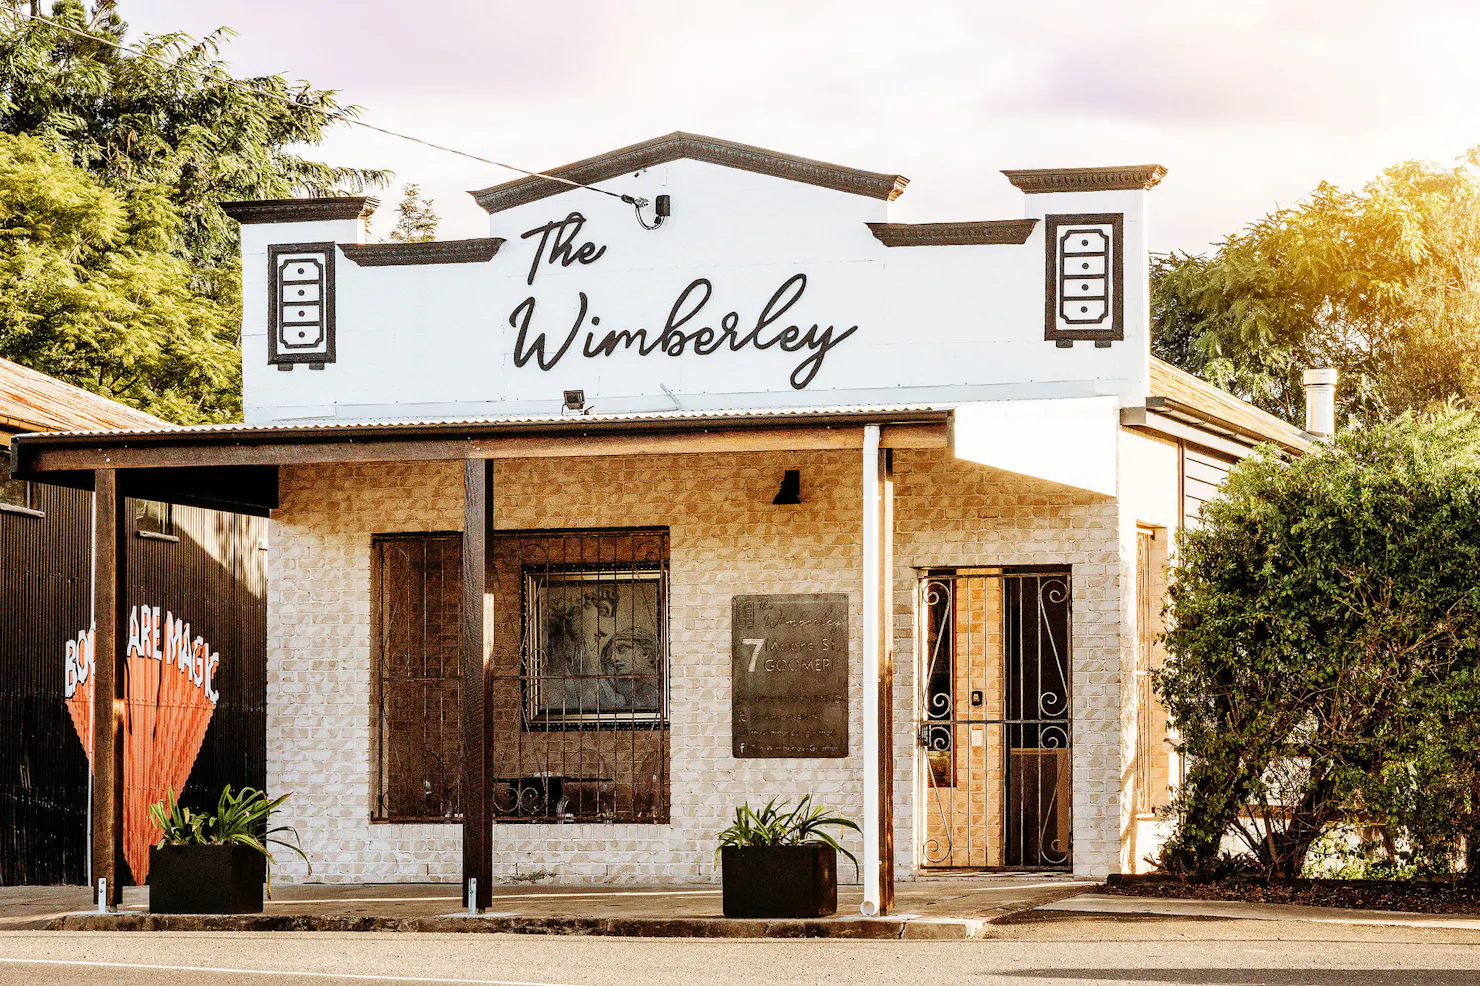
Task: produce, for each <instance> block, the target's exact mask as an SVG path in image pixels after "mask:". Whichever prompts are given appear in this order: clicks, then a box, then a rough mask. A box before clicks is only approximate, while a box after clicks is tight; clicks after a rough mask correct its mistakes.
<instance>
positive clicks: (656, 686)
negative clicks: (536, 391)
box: [489, 529, 669, 823]
mask: <svg viewBox="0 0 1480 986" xmlns="http://www.w3.org/2000/svg"><path fill="white" fill-rule="evenodd" d="M491 549H492V552H493V566H492V571H491V572H490V579H489V581H490V587H489V591H490V593H492V595H493V602H494V614H495V615H494V620H495V628H494V645H493V656H492V660H491V665H490V677H491V681H490V700H489V710H490V711H489V717H490V721H489V726H490V748H491V758H492V759H491V763H492V781H491V783H492V791H493V805H492V806H493V811H494V818H495V819H496V820H497V821H500V822H571V821H588V822H589V821H608V822H653V823H666V822H667V821H668V805H669V791H668V762H669V756H668V749H669V748H668V711H667V710H668V614H667V607H668V599H667V595H668V532H667V531H666V530H663V529H621V530H581V531H523V532H497V533H496V534H495V535H494V537H493V538H492V539H491Z"/></svg>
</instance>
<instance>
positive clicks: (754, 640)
mask: <svg viewBox="0 0 1480 986" xmlns="http://www.w3.org/2000/svg"><path fill="white" fill-rule="evenodd" d="M740 642H741V643H742V644H745V645H746V646H747V647H750V648H753V649H752V650H751V652H750V670H749V672H748V673H749V674H755V662H756V660H757V659H758V658H759V657H760V656H761V650H762V649H764V648H765V646H766V638H765V637H749V638H747V639H745V640H742V641H740Z"/></svg>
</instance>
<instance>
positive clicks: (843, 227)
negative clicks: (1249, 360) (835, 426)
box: [242, 160, 1149, 423]
mask: <svg viewBox="0 0 1480 986" xmlns="http://www.w3.org/2000/svg"><path fill="white" fill-rule="evenodd" d="M603 187H608V188H611V189H614V190H617V191H620V192H622V193H625V194H633V195H640V196H644V197H648V198H654V197H656V196H657V195H659V194H667V195H669V196H670V197H671V201H672V210H673V212H672V216H671V217H670V218H669V219H667V220H666V221H665V222H664V223H663V225H662V226H661V227H660V228H659V229H656V230H648V229H644V228H642V227H641V226H640V225H639V224H638V223H637V221H636V219H635V217H634V214H633V209H632V207H631V206H629V205H627V204H625V203H623V202H620V201H617V200H615V199H611V198H608V197H606V196H603V195H598V194H595V193H592V192H589V191H583V190H573V191H569V192H565V193H562V194H558V195H554V196H551V197H548V198H544V199H541V200H539V201H536V202H532V203H529V204H527V205H522V206H518V207H515V208H512V209H510V210H508V211H506V212H499V213H496V214H494V215H493V216H491V217H490V235H491V236H497V237H502V238H504V240H505V242H504V243H503V245H502V246H501V248H500V249H499V251H498V253H497V255H495V256H494V257H493V259H492V260H490V261H488V262H486V263H465V264H435V265H416V266H401V267H360V266H357V265H356V264H355V263H353V262H351V261H350V260H348V259H347V258H345V257H344V256H343V255H341V256H339V257H338V258H337V259H336V265H335V266H336V285H335V287H336V292H337V314H338V326H337V348H338V355H337V358H336V360H335V362H333V363H331V364H329V366H328V367H326V369H325V370H324V371H323V372H321V373H319V372H311V371H309V370H307V368H305V367H301V366H300V367H298V368H296V372H292V373H282V372H278V370H277V369H276V368H275V367H273V366H270V365H268V363H267V355H266V354H267V325H268V318H267V310H266V306H267V300H268V285H267V282H266V277H267V262H266V252H267V246H268V244H269V243H279V244H281V243H295V242H296V243H310V242H321V241H333V242H336V243H359V242H362V241H363V239H364V235H365V234H364V228H363V224H362V223H361V222H360V221H358V220H342V221H335V222H301V223H283V224H264V225H255V224H254V225H246V226H243V228H242V252H243V297H244V303H245V313H244V321H243V325H244V342H243V346H244V349H243V355H244V360H243V364H244V376H245V379H244V390H245V395H246V417H247V421H248V422H249V423H259V422H260V423H268V422H289V421H293V422H300V421H365V420H376V419H393V418H399V419H404V418H424V417H438V418H466V417H477V416H483V415H493V414H498V415H502V414H525V413H551V412H555V411H558V410H559V408H560V406H561V395H562V392H563V391H564V390H567V389H582V390H584V391H585V394H586V399H587V402H588V404H589V406H592V407H594V408H595V409H596V410H597V411H598V412H628V411H660V410H668V409H672V408H674V406H675V404H677V405H678V406H680V407H682V408H685V409H711V408H743V407H817V406H837V405H849V404H878V403H911V404H915V403H942V402H949V403H953V404H954V403H961V402H965V401H973V400H1003V399H1019V398H1030V397H1031V398H1061V397H1089V396H1097V395H1112V396H1115V397H1118V398H1122V399H1124V400H1125V401H1128V402H1133V401H1135V400H1136V399H1138V398H1140V397H1143V396H1144V395H1145V393H1146V387H1147V372H1148V371H1147V359H1148V352H1149V316H1148V308H1147V303H1146V290H1147V287H1146V283H1147V282H1146V278H1147V253H1146V245H1145V244H1146V236H1145V221H1146V208H1147V198H1148V193H1147V192H1145V191H1139V190H1138V191H1123V190H1122V191H1105V192H1081V193H1059V194H1040V195H1030V196H1025V209H1024V213H1025V215H1026V216H1027V217H1029V218H1041V217H1042V216H1043V215H1045V214H1047V213H1050V212H1052V213H1061V212H1062V213H1081V212H1092V213H1122V214H1124V216H1125V220H1124V238H1125V243H1124V248H1123V249H1124V271H1125V273H1124V281H1125V299H1124V311H1125V320H1126V321H1125V340H1124V341H1123V342H1118V343H1115V344H1113V345H1111V346H1109V347H1108V348H1096V347H1095V346H1094V345H1093V344H1092V343H1088V342H1080V343H1078V344H1076V345H1075V346H1073V347H1072V348H1067V349H1062V348H1057V347H1055V346H1054V345H1053V344H1052V343H1046V342H1045V341H1044V338H1043V322H1044V315H1043V310H1044V283H1045V278H1044V243H1043V235H1044V234H1043V227H1042V224H1041V223H1040V224H1039V227H1038V228H1037V229H1036V230H1035V231H1034V232H1033V234H1032V235H1031V236H1030V237H1029V238H1028V241H1027V242H1026V243H1023V244H1020V245H1019V244H992V245H979V246H932V247H893V248H891V247H886V246H884V245H883V244H882V243H881V242H880V241H879V240H878V239H876V238H875V237H874V236H873V235H872V234H871V233H870V231H869V228H868V226H867V225H865V224H866V223H870V222H887V221H888V212H889V205H888V203H887V202H883V201H879V200H877V199H873V198H867V197H864V196H860V195H854V194H849V193H845V192H838V191H833V190H830V189H824V188H818V187H814V186H811V185H804V184H799V183H798V182H795V181H791V180H788V179H785V178H779V177H772V176H767V175H760V174H753V173H750V172H745V171H738V170H735V169H732V168H726V167H722V166H718V165H714V164H708V163H702V162H697V161H687V160H679V161H674V162H670V163H668V164H664V165H659V166H657V167H654V168H652V169H649V170H645V171H641V172H638V173H637V174H635V175H632V176H630V177H624V178H621V179H613V180H611V181H608V182H605V183H603ZM575 211H579V213H580V214H581V215H582V216H584V217H585V223H584V225H583V226H582V228H581V229H580V232H579V235H578V236H577V237H576V239H575V245H576V246H579V245H580V244H582V243H587V242H589V243H593V244H595V245H596V249H602V248H604V252H603V253H602V254H601V256H600V257H599V258H598V259H596V260H595V261H594V262H591V263H589V264H587V263H583V262H577V263H573V264H571V265H570V266H569V267H565V266H561V265H559V264H551V263H550V262H549V259H548V256H546V258H545V260H544V262H543V263H541V264H540V266H539V267H538V269H537V271H536V273H535V277H534V283H533V284H530V283H528V281H529V276H530V268H531V265H532V263H533V262H534V260H535V254H536V252H537V251H538V244H539V242H540V240H541V237H540V236H539V235H534V236H531V237H529V238H528V239H526V238H523V237H524V235H525V234H526V233H527V232H528V231H530V230H538V229H540V228H541V227H543V226H544V225H545V224H547V223H551V222H558V221H560V220H563V219H565V218H566V217H567V216H569V215H570V214H571V213H572V212H575ZM1012 218H1016V217H1012ZM548 252H549V250H548V244H547V249H546V254H548ZM796 274H802V275H804V276H805V278H806V283H805V289H804V290H803V291H802V293H801V296H800V297H799V298H798V299H797V300H796V302H795V304H794V305H793V306H792V307H791V308H790V309H789V310H787V311H786V312H785V315H784V317H783V318H782V319H781V320H779V321H778V322H776V323H775V324H774V325H773V326H772V327H770V328H769V329H767V330H765V332H764V336H763V338H764V337H774V336H775V335H777V334H778V333H779V332H780V331H781V330H783V329H784V327H785V326H786V325H788V324H793V323H794V324H797V325H799V326H800V327H801V328H802V329H803V330H804V331H805V330H807V329H809V328H811V327H812V326H814V325H816V326H820V329H819V334H820V333H821V332H822V331H824V330H826V329H828V328H829V327H831V328H832V330H833V337H832V340H836V341H835V345H833V346H832V348H830V349H828V350H827V351H826V352H825V353H824V354H823V355H822V357H821V360H820V362H821V365H820V367H819V368H818V369H817V372H816V376H815V377H814V378H813V379H812V380H811V381H810V383H809V384H808V385H807V386H806V387H805V388H804V389H796V388H794V387H793V386H792V385H791V379H792V375H793V373H794V372H795V371H796V368H797V367H798V366H799V365H801V364H803V363H804V362H805V361H806V360H807V359H808V358H809V357H812V358H815V357H817V355H818V349H819V348H820V347H815V346H814V347H810V348H805V349H802V350H799V351H797V352H794V353H784V352H781V351H780V346H779V345H777V346H773V347H772V348H770V349H767V350H765V351H757V350H756V349H755V348H753V347H746V348H744V349H742V350H740V351H738V352H734V351H731V350H730V349H729V348H728V347H725V348H722V349H721V350H720V351H719V352H716V353H713V354H712V355H707V356H701V355H697V354H696V353H694V352H693V346H692V343H690V344H689V345H688V346H687V347H686V351H685V352H684V353H683V355H680V356H676V357H674V356H668V355H664V354H663V353H661V352H656V351H655V352H653V353H652V354H651V355H648V356H639V355H637V354H636V353H635V352H632V351H630V350H627V349H625V348H622V349H618V350H617V352H616V353H615V354H614V355H611V356H604V355H600V356H596V357H593V358H588V357H585V356H584V355H582V354H581V353H580V352H579V351H578V350H579V349H580V347H581V346H583V345H585V343H586V341H587V338H588V336H587V333H588V332H591V331H594V332H595V333H596V336H597V338H596V342H597V344H599V343H600V342H601V340H602V339H603V338H604V337H605V334H606V333H607V332H608V331H620V330H638V329H645V330H646V331H647V333H648V337H649V339H652V338H653V337H655V336H657V335H658V334H659V333H661V332H662V331H663V329H664V326H665V323H666V320H667V319H668V317H669V314H670V312H671V311H672V309H673V307H674V305H675V302H676V301H677V300H678V299H679V298H680V296H681V295H682V294H683V292H684V290H685V289H686V288H687V287H688V286H689V285H691V284H692V283H694V282H695V281H696V280H697V279H701V278H702V279H705V280H707V281H708V282H709V283H710V284H711V285H712V296H711V297H710V298H709V301H708V302H707V304H705V305H704V306H703V307H702V308H701V309H700V310H699V311H698V312H697V313H696V314H694V316H693V317H692V318H691V319H690V320H689V321H687V322H686V323H684V325H683V326H682V329H683V331H684V332H685V333H692V332H693V331H694V330H696V329H702V328H704V327H709V328H711V329H713V330H714V331H715V332H716V333H720V332H723V328H724V320H725V317H726V316H727V315H728V314H729V313H731V312H733V313H735V316H736V324H737V325H738V331H739V333H740V334H741V335H742V336H743V335H744V334H745V333H747V332H748V331H749V330H751V329H752V328H754V327H755V324H756V322H757V320H758V319H759V318H760V316H761V313H762V312H763V310H764V309H765V306H766V303H767V301H768V300H769V299H770V298H771V297H772V295H773V294H774V293H775V292H776V291H777V289H778V288H780V287H781V286H782V285H783V284H785V283H786V282H787V281H788V279H789V278H791V277H793V276H794V275H796ZM582 293H584V294H585V296H586V298H587V314H586V321H585V322H583V323H582V328H581V330H580V332H579V333H578V335H577V339H576V341H575V343H573V345H572V347H571V350H570V351H568V352H567V353H566V355H565V356H564V357H562V358H561V359H560V361H559V362H558V363H557V364H556V365H555V366H554V368H553V369H551V370H548V371H545V370H541V369H539V368H538V366H537V365H536V362H535V361H533V360H532V361H530V362H528V363H526V364H525V365H524V366H522V367H517V366H515V364H514V355H515V343H516V341H517V338H518V331H517V329H516V328H515V327H514V326H513V325H511V315H513V313H514V312H515V310H516V308H518V307H519V306H520V305H521V304H522V303H525V302H526V300H527V299H529V298H534V299H535V302H534V312H533V315H532V316H531V318H530V336H529V339H528V340H527V341H532V340H533V339H534V337H535V336H536V335H538V334H541V333H543V334H544V335H545V337H546V338H547V340H550V346H549V349H548V352H550V353H553V350H554V349H555V348H558V345H559V342H560V341H563V339H564V338H565V336H566V335H567V334H568V333H569V331H570V329H571V327H572V326H573V325H574V324H575V321H576V318H577V315H578V314H579V312H580V307H581V302H580V298H581V295H582ZM700 294H702V289H699V290H698V291H697V292H696V293H695V294H692V295H690V300H691V301H696V300H697V298H698V296H699V295H700ZM594 319H599V320H600V324H599V325H598V326H596V327H595V328H594V329H592V327H591V321H592V320H594ZM854 327H856V331H854V332H853V333H852V334H851V335H849V336H848V337H847V338H845V339H839V338H838V337H840V336H841V335H842V334H843V333H845V332H848V331H849V330H852V329H854ZM832 340H830V341H832ZM701 345H702V340H701ZM803 372H804V373H805V370H804V371H803Z"/></svg>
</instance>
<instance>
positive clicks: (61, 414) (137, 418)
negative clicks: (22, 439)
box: [0, 359, 174, 431]
mask: <svg viewBox="0 0 1480 986" xmlns="http://www.w3.org/2000/svg"><path fill="white" fill-rule="evenodd" d="M173 427H174V426H173V425H171V424H170V423H169V422H168V421H165V420H163V419H162V418H156V417H155V416H154V415H152V414H146V413H145V412H143V411H140V410H137V409H135V408H132V407H129V406H128V405H126V404H120V403H119V402H118V401H115V400H109V399H108V398H106V397H100V396H99V395H97V394H94V393H91V392H89V391H86V390H83V389H82V388H81V387H74V386H73V385H72V384H70V383H63V382H62V381H60V380H57V379H56V378H54V377H49V376H47V375H46V374H44V373H38V372H36V371H35V370H32V369H28V368H27V367H24V366H21V365H20V364H19V363H12V362H11V361H10V360H6V359H0V428H4V429H5V430H14V431H81V430H94V429H141V428H142V429H150V430H154V431H161V430H167V429H170V428H173Z"/></svg>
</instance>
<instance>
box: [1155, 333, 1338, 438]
mask: <svg viewBox="0 0 1480 986" xmlns="http://www.w3.org/2000/svg"><path fill="white" fill-rule="evenodd" d="M1151 393H1152V395H1153V396H1156V397H1165V398H1168V399H1170V400H1173V401H1176V402H1178V403H1180V404H1182V405H1184V406H1186V407H1189V408H1193V409H1194V410H1196V411H1199V412H1201V413H1202V414H1205V415H1207V416H1208V417H1210V418H1214V419H1216V420H1218V421H1222V422H1225V423H1227V424H1229V425H1231V426H1233V427H1234V428H1236V429H1238V430H1240V431H1243V432H1247V433H1249V434H1251V435H1255V436H1258V437H1261V438H1264V439H1266V440H1268V441H1271V442H1275V443H1277V444H1280V445H1284V446H1287V447H1292V448H1297V449H1300V450H1302V451H1309V450H1310V449H1311V448H1313V447H1314V446H1313V445H1311V441H1310V436H1309V435H1307V434H1306V433H1305V432H1304V431H1302V430H1301V429H1299V428H1297V427H1296V426H1295V425H1292V424H1290V423H1289V422H1288V421H1284V420H1282V419H1280V418H1277V417H1275V416H1274V415H1273V414H1270V413H1269V412H1268V411H1264V410H1261V409H1260V408H1257V407H1255V406H1254V405H1253V404H1250V403H1249V402H1248V401H1245V400H1241V399H1239V398H1238V397H1235V396H1234V395H1232V394H1230V393H1229V392H1228V391H1226V390H1223V389H1222V388H1220V387H1217V386H1214V385H1213V384H1210V383H1208V382H1207V381H1206V380H1201V379H1199V378H1197V377H1195V376H1193V375H1192V374H1190V373H1188V372H1186V371H1185V370H1179V369H1177V368H1176V367H1175V366H1172V365H1171V364H1170V363H1166V362H1163V361H1162V360H1159V359H1157V358H1156V357H1154V356H1153V357H1152V358H1151Z"/></svg>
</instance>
